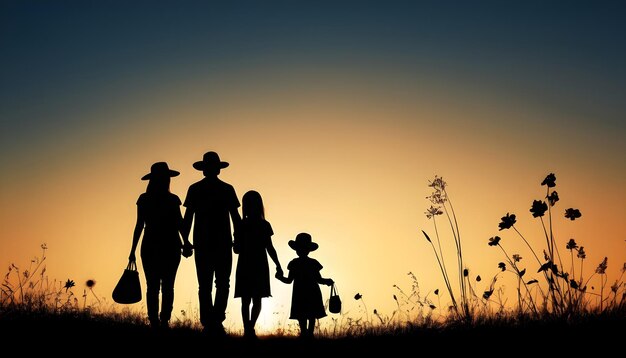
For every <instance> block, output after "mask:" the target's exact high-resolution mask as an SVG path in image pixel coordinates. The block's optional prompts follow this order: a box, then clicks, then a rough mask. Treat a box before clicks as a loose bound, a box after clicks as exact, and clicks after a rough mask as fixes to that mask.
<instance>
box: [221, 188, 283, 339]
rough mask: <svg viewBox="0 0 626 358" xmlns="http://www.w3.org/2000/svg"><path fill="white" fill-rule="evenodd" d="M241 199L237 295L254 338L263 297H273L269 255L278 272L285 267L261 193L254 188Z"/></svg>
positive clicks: (236, 248) (245, 325)
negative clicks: (266, 217)
mask: <svg viewBox="0 0 626 358" xmlns="http://www.w3.org/2000/svg"><path fill="white" fill-rule="evenodd" d="M241 201H242V214H243V218H242V222H241V227H240V231H239V232H237V235H235V242H234V246H233V251H234V252H235V253H236V254H239V259H238V260H237V271H236V272H235V297H241V318H242V319H243V328H244V336H245V337H249V338H254V337H256V333H255V331H254V326H255V324H256V321H257V319H258V318H259V314H260V313H261V299H262V298H263V297H270V296H271V292H270V274H269V265H268V262H267V256H268V255H269V257H270V258H271V259H272V261H274V264H275V265H276V272H277V273H280V274H281V275H282V274H283V270H282V268H281V266H280V262H279V261H278V255H277V254H276V249H274V245H272V235H273V234H274V232H273V231H272V226H271V225H270V223H269V222H268V221H267V220H265V210H264V208H263V199H262V198H261V194H259V193H258V192H256V191H254V190H250V191H248V192H246V193H245V194H244V196H243V198H242V200H241ZM251 302H252V308H250V303H251Z"/></svg>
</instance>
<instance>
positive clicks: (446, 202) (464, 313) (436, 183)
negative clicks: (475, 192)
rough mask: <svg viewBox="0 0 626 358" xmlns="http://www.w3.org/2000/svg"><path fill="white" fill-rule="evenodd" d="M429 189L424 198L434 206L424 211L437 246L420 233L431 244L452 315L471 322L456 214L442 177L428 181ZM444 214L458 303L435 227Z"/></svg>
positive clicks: (437, 230) (426, 235)
mask: <svg viewBox="0 0 626 358" xmlns="http://www.w3.org/2000/svg"><path fill="white" fill-rule="evenodd" d="M428 186H429V187H431V188H433V192H432V193H431V194H430V195H429V196H427V197H426V198H427V199H428V200H430V202H431V203H432V204H434V205H436V206H433V205H431V206H430V208H429V209H428V210H427V211H426V217H427V218H428V219H432V220H433V226H434V229H435V238H436V239H437V246H435V244H433V242H432V241H431V239H430V237H429V236H428V234H426V232H425V231H424V230H422V233H423V234H424V236H425V237H426V240H427V241H428V242H429V243H430V244H431V246H432V248H433V252H434V253H435V258H436V259H437V264H438V265H439V269H440V271H441V274H442V276H443V280H444V281H445V284H446V288H447V289H448V293H449V294H450V299H451V300H452V307H453V309H454V313H455V314H457V315H458V316H459V317H460V318H463V319H465V320H467V321H470V320H471V318H472V317H471V316H472V312H471V310H470V306H469V303H468V297H467V296H468V287H467V285H466V280H465V277H467V275H465V272H464V270H465V265H464V263H463V252H462V251H463V250H462V245H461V232H460V230H459V224H458V220H457V217H456V213H455V211H454V207H453V205H452V202H451V200H450V196H449V195H448V192H447V189H446V188H447V183H446V182H445V181H444V180H443V178H442V177H439V176H437V175H435V178H434V179H433V180H429V184H428ZM442 214H445V217H446V219H447V220H448V224H449V225H450V229H451V232H452V238H453V240H454V245H455V247H456V259H457V270H458V271H457V274H458V283H459V288H460V295H461V299H460V303H459V302H457V299H456V297H455V295H454V291H453V289H452V283H451V281H450V275H449V274H448V269H447V267H446V260H445V257H444V255H443V251H442V249H441V240H440V237H439V229H438V227H437V222H436V220H435V217H436V216H438V215H442Z"/></svg>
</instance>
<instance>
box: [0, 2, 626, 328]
mask: <svg viewBox="0 0 626 358" xmlns="http://www.w3.org/2000/svg"><path fill="white" fill-rule="evenodd" d="M625 19H626V5H624V3H622V2H618V1H563V2H558V1H549V2H547V1H523V2H522V1H519V2H517V1H510V2H501V1H489V2H485V1H471V2H456V1H454V2H448V1H428V2H424V1H306V2H305V1H228V2H226V1H225V2H219V3H217V2H211V1H179V2H175V1H171V2H165V1H24V0H22V1H3V2H2V3H1V4H0V53H1V55H0V166H1V167H2V176H1V177H0V267H5V268H6V267H8V266H9V265H10V264H11V263H15V264H16V265H18V266H20V267H21V268H24V267H27V266H28V265H29V262H30V259H31V258H32V257H34V256H37V255H39V254H40V251H41V249H40V245H41V244H43V243H46V245H47V247H48V252H47V256H48V258H47V260H46V266H47V272H46V275H48V276H49V277H50V280H54V279H57V280H61V281H65V280H66V279H68V278H69V279H73V280H75V281H76V282H77V287H76V292H77V293H78V294H81V295H82V289H83V287H84V282H85V281H86V280H87V279H95V280H96V282H97V284H96V286H95V287H94V290H95V292H96V293H97V294H98V295H99V296H102V297H105V298H106V299H107V300H110V292H111V290H112V288H113V286H114V285H115V283H116V282H117V279H118V278H119V275H120V274H121V271H122V270H123V268H124V267H125V265H126V261H127V257H128V253H129V249H130V245H131V240H132V230H133V226H134V222H135V219H136V217H135V214H136V205H135V203H136V200H137V197H138V196H139V195H140V194H141V193H142V192H143V191H144V190H145V185H146V182H144V181H141V180H140V178H141V177H142V176H143V175H144V174H146V173H148V172H149V169H150V165H151V164H152V163H154V162H157V161H167V162H168V163H169V165H170V167H171V168H173V169H175V170H178V171H180V172H181V175H180V176H179V177H176V178H174V179H173V180H172V187H171V189H172V192H174V193H175V194H177V195H179V197H180V198H181V200H184V197H185V194H186V191H187V188H188V186H189V185H190V184H191V183H193V182H195V181H197V180H199V179H201V178H202V173H201V172H199V171H197V170H195V169H193V168H192V163H193V162H195V161H197V160H200V159H201V158H202V154H203V153H204V152H206V151H209V150H214V151H216V152H218V153H219V154H220V156H221V158H222V160H224V161H228V162H230V167H228V168H227V169H225V170H223V171H222V174H221V175H220V177H221V178H222V179H223V180H224V181H227V182H229V183H231V184H233V186H234V187H235V189H236V191H237V194H238V196H239V198H241V196H242V195H243V194H244V193H245V192H246V191H247V190H251V189H254V190H257V191H259V192H260V193H261V195H262V196H263V198H264V201H265V205H266V214H267V219H268V220H269V221H270V223H271V224H272V226H273V228H274V232H275V235H274V237H273V242H274V245H275V247H276V248H277V250H278V255H279V258H280V260H281V262H283V265H286V264H287V262H288V261H289V260H291V259H292V258H294V257H295V252H294V251H293V250H291V249H290V248H289V246H288V245H287V242H288V241H289V240H291V239H293V238H294V237H295V235H296V234H297V233H299V232H308V233H310V234H311V235H312V237H313V240H314V241H315V242H317V243H319V245H320V248H319V250H317V251H315V252H314V253H313V254H312V257H314V258H316V259H318V260H319V261H320V262H321V263H322V265H323V266H324V269H323V270H322V275H323V276H324V277H331V278H333V279H334V280H335V281H336V282H337V285H338V289H339V293H340V294H342V296H343V298H344V302H345V303H344V310H345V311H346V315H351V316H354V317H359V316H363V314H364V312H363V310H364V303H365V304H366V306H367V309H368V310H369V311H370V312H368V313H369V314H370V315H371V311H372V310H373V309H377V310H378V311H379V312H381V313H383V314H387V315H390V314H391V313H392V312H393V310H394V309H396V302H395V301H394V300H393V295H394V294H396V293H398V292H397V289H396V288H394V287H393V286H394V285H398V286H399V287H401V288H402V289H403V290H405V291H406V292H409V291H410V290H411V281H410V278H409V276H408V275H407V273H409V272H412V273H413V274H415V276H416V277H417V279H418V281H419V284H420V289H421V290H422V293H423V295H427V294H428V295H429V297H430V298H432V299H433V300H434V302H435V304H436V305H438V306H445V305H446V304H447V303H449V302H448V301H449V297H448V296H447V295H446V294H445V292H443V291H445V290H444V284H443V281H442V278H441V273H440V271H439V269H438V266H437V262H436V260H435V257H434V255H433V253H432V249H431V247H430V246H429V245H428V243H427V241H426V240H425V239H424V237H423V235H422V233H421V230H424V231H426V232H428V233H429V234H431V235H432V234H433V233H434V231H433V226H432V221H431V220H428V219H427V218H426V215H425V214H424V212H425V211H426V209H427V208H428V207H429V206H430V205H431V203H430V202H429V201H428V200H427V199H426V196H428V195H429V194H430V192H431V190H430V189H431V188H429V187H428V183H429V180H432V179H433V178H434V177H435V175H438V176H441V177H443V178H444V180H445V181H446V182H448V185H449V186H448V190H449V194H450V196H451V199H452V200H453V204H454V205H455V211H456V214H457V216H458V218H459V225H460V230H461V233H462V235H463V236H462V240H463V245H464V246H463V250H464V254H465V262H466V264H467V267H468V269H469V270H470V272H471V273H472V274H471V275H472V276H473V275H475V274H480V275H481V276H482V277H485V278H490V277H492V276H493V275H494V274H495V273H497V271H498V268H497V264H498V262H500V261H504V257H503V256H502V252H501V251H499V250H498V249H497V248H493V247H490V246H488V245H487V242H488V239H489V237H492V236H494V235H499V236H501V237H502V239H503V246H505V247H506V248H507V251H508V252H509V253H519V254H520V255H521V256H522V257H524V260H523V261H522V264H525V265H527V267H528V270H529V272H533V273H534V272H535V271H536V267H535V266H536V262H533V261H532V260H531V253H530V252H529V251H528V249H527V248H526V246H525V245H524V243H523V242H522V241H521V240H520V239H519V237H517V236H515V235H514V233H512V232H507V231H498V223H499V222H500V218H501V217H502V216H504V215H505V214H506V213H507V212H510V213H515V214H516V215H517V218H518V223H517V224H516V227H518V228H519V230H520V231H521V232H523V233H524V234H525V235H526V238H527V239H528V240H529V242H531V244H533V246H534V247H536V248H537V250H538V252H541V250H542V249H543V248H544V246H545V245H544V243H545V238H544V236H543V229H542V227H541V222H540V221H539V219H536V218H533V217H532V215H531V213H530V212H529V209H530V207H531V204H532V202H533V200H539V199H544V196H545V187H543V186H541V185H540V184H541V181H542V180H543V179H544V177H545V176H546V175H547V174H549V173H555V174H556V178H557V181H556V183H557V186H556V187H555V189H556V190H557V191H558V193H559V196H560V197H561V200H560V201H559V202H558V203H557V205H556V206H555V208H554V217H553V220H554V232H555V235H556V240H557V243H559V245H560V246H559V249H560V250H561V251H560V252H561V254H562V255H569V252H568V251H567V250H566V249H565V243H566V242H567V241H568V240H569V239H570V238H574V239H575V240H576V241H577V242H578V244H579V245H583V246H584V247H585V250H586V251H587V259H586V261H585V270H586V271H585V276H591V274H592V273H593V271H594V269H595V267H596V266H597V265H598V264H599V263H600V262H601V261H602V259H603V258H604V257H605V256H607V257H608V264H609V269H608V270H607V277H608V279H609V281H608V285H609V286H610V285H611V284H612V283H613V282H614V280H616V279H618V278H619V275H620V270H621V269H622V267H623V265H624V262H626V234H625V232H626V224H625V222H626V220H624V218H625V217H626V190H625V184H626V160H625V158H624V153H626V140H625V139H626V66H625V64H626V35H625V34H626V21H624V20H625ZM570 207H572V208H578V209H580V211H581V212H582V217H581V218H580V219H578V220H576V221H570V220H567V219H566V218H564V217H563V213H564V211H565V209H566V208H570ZM181 210H182V211H183V212H184V208H181ZM442 226H443V225H442ZM445 229H447V227H446V226H443V228H442V229H441V232H440V233H441V235H442V239H444V241H445V242H447V243H448V244H450V246H446V245H447V244H444V250H447V251H446V252H447V253H448V255H449V258H450V259H453V258H454V256H453V255H454V252H453V251H452V247H453V245H452V241H451V240H452V239H451V236H450V234H449V232H447V231H445ZM565 257H569V256H565ZM526 259H527V260H526ZM450 262H451V263H450V265H454V261H452V260H451V261H450ZM566 262H567V261H566ZM577 265H578V264H577ZM522 266H523V265H522ZM233 267H234V266H233ZM565 267H566V268H567V267H569V264H568V265H566V266H565ZM579 268H580V266H576V269H577V270H578V269H579ZM140 271H141V274H142V275H143V271H142V270H141V265H140ZM233 272H234V271H233ZM509 276H512V274H509ZM233 280H234V274H233ZM488 281H489V280H488V279H485V280H484V281H481V282H479V283H477V286H476V290H477V292H482V290H483V289H484V288H485V285H488ZM142 283H144V287H145V281H144V280H143V276H142ZM231 284H232V285H233V287H234V281H231ZM499 285H502V286H503V288H504V291H505V292H507V293H509V294H514V293H515V292H514V291H515V288H516V287H515V285H514V284H511V283H507V282H506V280H503V281H502V282H501V283H500V282H499ZM590 285H593V286H595V290H596V292H597V291H598V290H599V285H600V281H599V277H596V278H594V279H593V280H592V282H591V283H590ZM435 289H439V290H440V291H441V293H440V298H439V301H437V298H436V297H435V295H434V294H433V291H434V290H435ZM290 290H291V286H287V285H284V284H282V283H280V282H278V281H277V280H272V291H273V297H272V298H267V299H265V300H264V306H263V313H262V317H261V319H260V322H259V323H260V325H261V326H263V327H266V328H267V329H270V327H275V326H276V325H281V324H282V323H283V322H284V320H285V318H284V315H285V313H287V312H288V309H289V303H290V299H291V297H290ZM322 290H323V293H324V297H327V296H328V289H327V288H326V287H322ZM356 293H360V294H362V295H363V301H355V300H353V299H352V297H353V296H354V294H356ZM231 297H232V291H231ZM134 306H135V307H136V308H137V309H138V310H143V307H144V306H143V302H142V303H141V304H137V305H134ZM195 308H197V283H196V277H195V267H194V263H193V260H192V259H189V260H185V259H183V261H182V263H181V266H180V269H179V274H178V278H177V283H176V299H175V309H174V314H175V316H178V317H180V310H183V309H184V310H187V311H193V310H194V309H195ZM239 308H240V302H239V300H238V299H237V300H235V299H234V298H231V301H230V302H229V308H228V312H229V314H228V324H229V326H230V327H232V328H234V329H237V328H239V327H240V322H241V318H240V315H239ZM326 320H328V318H326Z"/></svg>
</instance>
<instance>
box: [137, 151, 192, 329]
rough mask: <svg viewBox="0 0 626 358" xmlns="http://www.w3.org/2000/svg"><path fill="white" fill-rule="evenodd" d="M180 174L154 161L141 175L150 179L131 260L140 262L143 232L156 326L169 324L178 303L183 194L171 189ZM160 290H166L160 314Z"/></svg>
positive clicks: (151, 317) (149, 305)
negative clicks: (176, 285) (172, 180)
mask: <svg viewBox="0 0 626 358" xmlns="http://www.w3.org/2000/svg"><path fill="white" fill-rule="evenodd" d="M179 174H180V173H179V172H177V171H175V170H171V169H169V167H168V166H167V163H165V162H158V163H154V164H153V165H152V167H151V168H150V173H149V174H146V175H144V176H143V177H142V178H141V180H149V182H148V186H147V188H146V192H145V193H143V194H141V195H140V196H139V199H138V200H137V223H136V224H135V231H134V233H133V245H132V248H131V250H130V256H129V257H128V259H129V260H131V261H136V258H135V251H136V249H137V244H138V243H139V237H140V236H141V233H142V231H143V232H144V234H143V241H142V243H141V261H142V264H143V270H144V273H145V276H146V286H147V289H146V291H147V292H146V306H147V308H148V319H149V320H150V325H151V326H152V327H154V328H157V327H162V328H167V327H169V320H170V317H171V315H172V307H173V304H174V280H175V278H176V271H177V270H178V265H179V263H180V256H181V248H182V242H181V237H180V228H181V224H182V215H181V213H180V205H181V201H180V199H179V197H178V196H176V195H175V194H172V193H171V192H170V178H171V177H175V176H177V175H179ZM144 230H145V231H144ZM159 290H160V291H161V293H162V302H161V313H160V315H159Z"/></svg>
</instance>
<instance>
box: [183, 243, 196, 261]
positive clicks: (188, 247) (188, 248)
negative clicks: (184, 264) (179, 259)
mask: <svg viewBox="0 0 626 358" xmlns="http://www.w3.org/2000/svg"><path fill="white" fill-rule="evenodd" d="M182 254H183V257H185V258H188V257H191V255H193V245H192V244H191V243H190V242H189V241H187V242H185V243H184V244H183V252H182Z"/></svg>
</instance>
